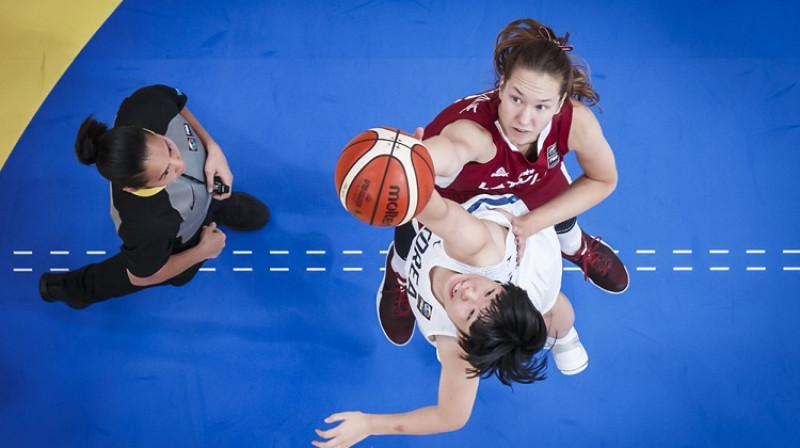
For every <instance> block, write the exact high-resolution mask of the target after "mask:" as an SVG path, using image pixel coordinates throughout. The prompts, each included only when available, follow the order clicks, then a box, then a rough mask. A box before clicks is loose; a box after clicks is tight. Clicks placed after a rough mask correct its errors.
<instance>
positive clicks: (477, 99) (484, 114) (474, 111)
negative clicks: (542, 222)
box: [425, 90, 572, 210]
mask: <svg viewBox="0 0 800 448" xmlns="http://www.w3.org/2000/svg"><path fill="white" fill-rule="evenodd" d="M499 104H500V99H499V98H498V91H497V90H492V91H489V92H484V93H481V94H479V95H473V96H469V97H466V98H464V99H461V100H459V101H456V102H455V103H453V104H452V105H450V106H449V107H447V108H446V109H445V110H443V111H442V112H441V113H440V114H439V115H438V116H437V117H436V118H435V119H434V120H433V122H431V124H429V125H428V126H427V127H426V128H425V137H426V138H428V137H433V136H435V135H439V133H440V132H442V129H443V128H444V127H445V126H447V125H448V124H450V123H453V122H454V121H456V120H471V121H474V122H475V123H477V124H478V125H480V126H481V127H483V128H484V129H486V130H487V131H489V133H490V134H491V135H492V140H493V141H494V144H495V146H496V147H497V154H495V156H494V158H493V159H492V160H490V161H488V162H486V163H477V162H471V163H467V164H466V165H464V167H463V168H462V169H461V171H460V172H459V173H458V174H456V176H455V177H454V178H442V177H437V178H436V189H437V190H438V191H439V193H440V194H441V195H442V196H444V197H446V198H449V199H452V200H454V201H456V202H459V203H464V202H466V201H467V200H468V199H469V198H471V197H474V196H476V195H479V194H508V193H511V194H514V195H516V196H517V197H519V198H521V199H522V200H523V201H524V202H525V204H526V205H527V206H528V208H529V209H531V210H532V209H534V208H536V207H538V206H540V205H542V204H544V203H546V202H547V201H549V200H550V199H552V198H553V197H555V196H556V195H558V194H559V193H560V192H561V191H563V190H564V189H565V188H566V187H567V186H568V185H569V180H568V179H567V176H566V174H565V172H564V171H563V170H562V160H563V158H564V154H566V153H567V152H568V151H569V147H568V146H567V139H568V137H569V130H570V128H571V126H572V104H571V103H570V102H569V100H567V101H565V102H564V105H563V107H562V108H561V111H560V112H559V113H558V114H557V115H555V116H554V117H553V119H552V120H551V122H550V124H549V125H548V126H547V127H545V129H544V130H543V131H542V133H541V135H540V136H539V142H537V145H538V148H539V151H538V154H537V152H536V151H531V154H530V157H529V158H526V157H525V155H524V154H522V153H520V152H519V151H518V150H517V149H516V148H515V147H514V146H513V145H511V144H510V143H509V142H508V140H506V138H505V136H504V135H503V131H502V130H501V128H500V121H499V119H498V115H497V107H498V105H499Z"/></svg>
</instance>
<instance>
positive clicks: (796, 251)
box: [12, 249, 800, 272]
mask: <svg viewBox="0 0 800 448" xmlns="http://www.w3.org/2000/svg"><path fill="white" fill-rule="evenodd" d="M231 252H232V253H233V255H253V253H254V251H253V250H250V249H246V250H233V251H231ZM378 252H379V253H380V254H383V255H385V254H387V253H388V251H387V250H385V249H382V250H379V251H378ZM615 252H618V251H615ZM635 252H636V254H637V255H655V254H656V253H657V251H656V250H655V249H636V250H635ZM671 252H672V254H676V255H691V254H692V253H693V251H692V249H672V250H671ZM744 252H745V253H746V254H748V255H764V254H766V253H767V250H766V249H746V250H745V251H744ZM48 253H49V254H50V255H53V256H63V255H70V251H68V250H51V251H49V252H48ZM85 253H86V255H106V254H107V252H106V251H104V250H86V251H85ZM304 253H305V254H306V255H312V256H314V255H326V254H327V253H328V251H326V250H319V249H309V250H305V251H304ZM341 253H342V254H343V255H363V254H364V251H363V250H360V249H345V250H342V251H341ZM708 253H709V254H712V255H729V254H730V253H731V252H730V250H729V249H710V250H708ZM781 253H782V254H784V255H796V254H800V249H782V250H781ZM12 254H13V255H14V256H31V255H33V251H32V250H14V251H12ZM269 254H270V255H289V254H290V251H289V250H270V251H269ZM635 269H636V271H639V272H654V271H656V270H657V268H656V267H655V266H638V267H636V268H635ZM744 269H745V270H746V271H748V272H764V271H767V267H766V266H746V267H745V268H744ZM232 270H233V272H253V271H254V270H255V268H254V267H234V268H232ZM562 270H563V271H564V272H582V271H581V269H580V268H579V267H576V266H563V267H562ZM693 270H694V267H693V266H674V267H672V271H675V272H691V271H693ZM708 270H709V271H712V272H729V271H731V267H730V266H710V267H708ZM782 270H783V271H784V272H800V266H783V267H782ZM13 271H14V272H33V268H28V267H15V268H13ZM49 271H50V272H69V271H70V269H69V268H62V267H51V268H49ZM200 271H201V272H216V271H217V269H216V268H214V267H203V268H200ZM269 271H270V272H289V268H288V267H282V266H273V267H270V268H269ZM305 271H306V272H327V268H325V267H307V268H305ZM379 271H380V272H385V271H386V268H385V267H384V266H381V267H380V268H379ZM342 272H364V268H363V267H360V266H346V267H343V268H342Z"/></svg>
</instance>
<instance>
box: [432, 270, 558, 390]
mask: <svg viewBox="0 0 800 448" xmlns="http://www.w3.org/2000/svg"><path fill="white" fill-rule="evenodd" d="M487 280H488V279H487ZM496 285H497V289H496V293H495V294H494V296H493V298H492V299H491V302H490V303H489V304H488V305H487V306H486V307H484V308H483V309H482V310H481V311H480V312H479V313H478V315H477V316H473V317H472V318H471V322H469V321H468V322H469V327H468V329H467V331H464V329H459V330H460V332H461V338H460V342H459V343H460V345H461V348H462V349H463V350H464V352H466V356H465V359H466V360H467V362H469V363H470V365H471V366H472V369H470V370H469V373H470V374H472V375H474V376H480V377H481V378H488V377H490V376H492V375H495V376H497V378H498V379H499V380H500V381H501V382H502V383H503V384H505V385H510V384H511V383H512V382H514V383H533V382H534V381H540V380H543V379H544V378H545V375H544V370H545V369H546V367H547V357H546V356H543V353H542V354H541V355H540V356H536V354H537V353H539V352H541V351H542V349H543V348H544V345H545V342H546V340H547V326H546V325H545V321H544V318H543V317H542V314H541V313H540V312H539V311H538V310H536V308H534V306H533V304H532V303H531V301H530V299H529V298H528V293H527V292H526V291H525V290H524V289H522V288H520V287H519V286H516V285H513V284H510V283H506V284H497V283H496ZM448 314H449V313H448Z"/></svg>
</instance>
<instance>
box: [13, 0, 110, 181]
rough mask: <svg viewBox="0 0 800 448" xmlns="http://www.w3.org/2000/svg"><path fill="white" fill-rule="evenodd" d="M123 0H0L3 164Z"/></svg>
mask: <svg viewBox="0 0 800 448" xmlns="http://www.w3.org/2000/svg"><path fill="white" fill-rule="evenodd" d="M121 1H122V0H71V1H60V0H27V1H13V0H0V169H2V168H3V165H4V164H5V162H6V160H8V156H9V154H11V150H12V149H13V148H14V145H16V144H17V141H18V140H19V138H20V136H21V135H22V132H23V131H24V130H25V127H26V126H28V123H30V121H31V119H32V118H33V116H34V114H36V111H37V110H38V109H39V106H41V105H42V102H43V101H44V99H45V98H47V95H48V94H49V93H50V91H51V90H52V89H53V86H55V84H56V82H57V81H58V80H59V79H60V78H61V75H63V74H64V72H65V71H66V70H67V67H69V64H71V63H72V61H73V60H74V59H75V57H76V56H77V55H78V53H79V52H80V51H81V49H82V48H83V47H84V46H85V45H86V43H87V42H88V41H89V39H90V38H91V37H92V36H93V35H94V33H95V32H97V30H98V29H99V28H100V25H102V24H103V22H104V21H105V20H106V19H107V18H108V17H109V16H110V15H111V13H112V12H113V11H114V9H116V8H117V6H119V4H120V3H121Z"/></svg>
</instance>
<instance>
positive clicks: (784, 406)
mask: <svg viewBox="0 0 800 448" xmlns="http://www.w3.org/2000/svg"><path fill="white" fill-rule="evenodd" d="M521 17H533V18H536V19H539V20H541V21H543V22H544V23H546V24H548V25H550V26H552V27H553V28H555V30H556V31H557V32H558V33H559V34H563V33H564V32H567V31H569V32H570V35H571V42H572V43H573V44H574V45H575V50H574V54H576V55H578V56H581V57H583V58H584V59H586V60H587V61H588V63H589V66H590V68H591V71H592V75H593V80H594V84H595V87H596V89H597V90H598V92H599V93H600V95H601V103H600V104H601V106H602V111H600V110H596V111H595V112H596V113H597V116H598V119H599V120H600V122H601V124H602V126H603V129H604V131H605V134H606V137H607V139H608V140H609V142H610V143H611V145H612V147H613V148H614V151H615V155H616V157H617V163H618V169H619V177H620V182H619V186H618V188H617V190H616V191H615V192H614V194H613V195H612V196H611V197H610V198H608V199H607V200H606V201H605V202H603V203H601V204H600V205H599V206H597V207H595V208H594V209H592V210H590V211H589V212H587V213H585V214H584V215H582V216H581V217H580V222H581V224H582V226H583V227H584V228H585V229H586V230H587V231H589V232H591V233H594V234H597V235H600V236H602V237H603V238H604V239H605V240H606V241H608V242H609V243H611V244H612V245H613V246H615V248H616V249H618V250H619V254H620V256H621V258H622V259H623V260H624V261H625V262H626V264H627V266H628V268H629V271H630V274H631V286H630V289H629V290H628V291H627V292H626V293H625V294H623V295H620V296H611V295H607V294H604V293H602V292H601V291H599V290H597V289H596V288H594V287H593V286H592V285H591V284H589V283H588V282H585V281H584V280H583V276H582V274H581V273H580V272H578V271H575V270H566V271H565V272H564V284H563V290H564V292H565V293H566V294H567V296H569V297H570V298H571V299H572V301H573V304H574V306H575V311H576V315H577V323H576V326H577V328H578V330H579V331H580V334H581V338H582V340H583V341H584V344H585V346H586V348H587V350H588V352H589V356H590V359H591V362H590V366H589V368H588V369H587V370H586V371H585V372H584V373H581V374H580V375H577V376H575V377H565V376H562V375H561V374H560V373H558V372H557V370H556V369H555V368H551V369H550V370H549V376H548V379H547V380H546V381H544V382H542V383H538V384H534V385H528V386H526V385H518V386H516V387H514V388H513V389H510V388H507V387H503V386H502V385H501V384H500V383H499V382H497V381H495V380H487V381H483V382H482V384H481V388H480V391H479V395H478V399H477V402H476V403H475V408H474V411H473V415H472V418H471V420H470V421H469V423H468V424H467V426H466V427H464V428H463V429H461V430H459V431H457V432H454V433H449V434H440V435H435V436H426V437H416V436H413V437H400V436H389V437H372V438H368V439H366V440H365V441H364V442H362V444H361V445H359V446H365V447H441V446H450V447H469V446H494V447H529V446H541V447H643V446H648V447H741V446H775V447H788V446H798V444H800V429H798V426H797V418H798V415H800V392H798V390H799V389H800V375H798V373H797V366H798V365H799V364H800V345H799V344H798V343H799V342H800V317H798V316H800V293H799V292H798V291H800V233H798V222H799V221H800V189H798V188H797V185H796V177H797V173H798V172H800V154H799V153H798V150H800V146H799V145H798V142H800V109H798V104H800V85H798V79H800V78H799V77H798V73H800V38H799V37H798V34H797V33H796V30H795V28H796V25H797V23H800V6H798V4H797V3H796V2H790V1H776V2H766V3H763V2H762V3H754V2H745V1H735V2H700V3H698V2H690V1H686V0H679V1H672V2H635V1H603V2H590V1H578V2H568V3H564V2H543V1H533V2H530V1H527V2H522V1H511V2H502V6H501V4H500V3H499V2H491V1H472V2H456V1H414V2H412V1H349V0H344V1H337V2H326V1H322V0H301V1H297V2H275V1H246V0H238V1H226V2H217V1H210V0H208V1H196V2H178V1H173V0H160V1H154V0H124V1H122V3H121V4H120V5H119V7H118V8H116V9H115V10H114V11H113V13H112V14H111V15H110V16H109V18H108V20H107V21H106V22H105V23H104V24H103V25H102V26H101V27H100V29H99V30H98V31H97V33H96V34H95V35H94V36H93V37H92V38H91V39H90V40H89V41H88V43H87V44H86V45H85V47H84V48H83V50H82V51H81V52H80V54H79V55H78V56H77V58H76V59H75V60H74V62H73V63H72V64H71V65H70V66H69V68H68V69H67V71H66V72H65V73H64V75H63V76H62V77H61V78H60V80H59V81H58V82H57V83H56V84H55V86H54V88H53V89H52V91H51V92H50V93H49V95H48V96H47V98H46V99H45V101H44V102H43V104H42V105H41V107H40V108H39V109H38V112H37V113H36V114H35V116H34V117H33V119H32V120H31V121H30V123H29V125H28V126H27V128H25V130H24V132H23V133H22V135H21V137H20V138H19V140H18V142H17V143H16V145H15V146H14V147H13V150H12V151H11V153H10V156H9V158H8V160H7V161H6V163H5V164H4V165H3V167H2V171H0V188H2V192H3V193H2V195H1V196H0V226H1V227H2V231H0V284H2V293H0V307H1V308H2V311H1V312H0V445H2V446H7V447H281V448H283V447H298V446H310V442H311V441H312V440H314V439H316V436H315V434H314V429H315V428H326V427H328V425H326V424H325V423H324V422H323V419H324V418H325V417H326V416H328V415H329V414H331V413H334V412H338V411H345V410H361V411H364V412H371V413H394V412H402V411H407V410H411V409H413V408H417V407H421V406H426V405H430V404H433V403H434V402H435V399H436V385H437V380H438V363H437V361H436V357H435V354H434V350H433V349H432V348H431V347H430V346H429V345H428V344H427V343H426V342H424V341H423V339H422V338H421V337H420V336H419V335H415V337H414V339H413V340H412V343H411V344H409V345H408V346H406V347H402V348H398V347H394V346H392V345H390V344H389V343H388V342H387V341H386V340H385V339H384V337H383V335H382V334H381V331H380V328H379V326H378V323H377V320H376V317H375V308H374V307H375V305H374V295H375V292H376V289H377V287H378V284H379V282H380V280H381V277H382V269H383V260H384V253H382V251H385V249H386V247H387V246H388V243H389V242H390V240H391V237H392V233H391V231H390V230H388V229H381V228H375V227H369V226H366V225H364V224H361V223H360V222H358V221H356V220H355V219H354V218H352V217H351V216H350V215H348V214H347V213H346V212H345V211H344V210H343V208H342V207H341V205H340V204H339V202H338V197H337V195H336V192H335V191H334V186H333V167H334V164H335V161H336V157H337V155H338V153H339V151H340V149H341V148H342V147H343V145H344V144H345V143H346V142H347V141H348V140H349V139H350V138H351V137H353V136H354V135H356V134H357V133H359V132H361V131H362V130H365V129H367V128H370V127H375V126H393V127H399V128H403V129H407V130H413V129H414V128H415V127H416V126H424V125H425V124H427V123H428V121H429V120H431V119H432V118H433V117H434V116H435V114H436V113H438V112H439V110H441V109H442V108H444V107H445V106H446V105H447V104H449V103H450V102H451V101H454V100H455V99H458V98H459V97H462V96H465V95H468V94H472V93H477V92H480V91H482V90H484V89H488V88H490V87H491V85H492V83H493V73H492V67H491V59H492V51H493V44H494V39H495V36H496V34H497V32H498V31H499V30H500V29H501V28H502V27H503V26H504V25H506V24H507V23H508V22H510V21H511V20H513V19H516V18H521ZM153 83H165V84H170V85H174V86H176V87H178V88H180V89H181V90H182V91H184V92H186V93H187V95H188V96H189V102H188V106H189V107H190V108H191V110H192V112H193V113H194V114H195V115H196V116H197V117H198V119H199V120H200V122H201V123H202V124H203V125H204V126H205V127H206V129H208V130H209V132H210V133H211V135H212V136H213V137H214V138H215V139H216V140H217V142H219V143H220V145H221V146H222V148H223V150H224V151H225V152H226V155H227V157H228V161H229V163H230V166H231V168H232V171H233V172H234V175H235V176H236V187H238V188H239V189H242V190H244V191H248V192H251V193H254V194H256V195H257V196H259V197H261V198H262V199H264V201H265V202H267V203H268V204H269V206H270V207H271V209H272V212H273V220H272V222H271V223H270V224H269V225H268V226H267V228H265V229H264V230H263V231H260V232H257V233H252V234H246V233H236V232H232V231H231V232H228V233H227V235H228V239H227V246H226V247H225V250H224V251H223V253H222V254H221V256H220V257H219V258H217V259H215V260H210V261H209V262H207V263H206V265H205V269H204V270H203V272H200V273H199V274H198V276H197V278H196V279H195V280H194V281H192V282H191V283H190V284H188V285H187V286H185V287H181V288H172V287H164V288H155V289H150V290H147V291H144V292H141V293H138V294H135V295H132V296H129V297H125V298H120V299H114V300H110V301H108V302H104V303H102V304H98V305H96V306H93V307H90V308H88V309H86V310H84V311H75V310H72V309H69V308H67V307H66V306H64V305H63V304H60V303H56V304H48V303H44V302H43V301H42V300H41V299H40V298H39V296H38V291H37V281H38V278H39V276H40V274H42V273H43V272H48V271H56V272H57V271H60V270H65V269H76V268H78V267H80V266H83V265H84V264H87V263H90V262H93V261H97V260H101V259H103V257H106V256H109V255H111V254H114V253H115V252H116V251H117V250H118V247H119V244H120V242H119V240H118V238H117V236H116V234H115V232H114V227H113V224H112V222H111V220H110V218H109V203H108V199H109V193H108V186H107V183H106V181H104V180H103V179H102V178H101V177H100V176H99V174H98V173H97V172H96V170H95V169H94V168H93V167H86V166H83V165H81V164H79V163H78V162H77V160H76V159H75V157H74V154H73V150H72V144H73V141H74V137H75V133H76V131H77V128H78V126H79V124H80V123H81V121H82V120H83V119H84V118H85V117H86V116H87V115H89V114H95V116H96V117H97V118H98V119H100V120H101V121H105V122H107V123H111V122H113V119H114V113H115V111H116V108H117V106H118V105H119V102H120V101H121V100H122V99H123V98H124V97H125V96H126V95H128V94H129V93H130V92H132V91H133V90H134V89H136V88H138V87H140V86H144V85H148V84H153ZM569 163H570V165H569V167H570V169H571V172H572V173H573V174H577V173H578V172H579V170H578V167H577V165H576V163H575V160H574V157H570V160H569ZM565 267H569V266H565Z"/></svg>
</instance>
